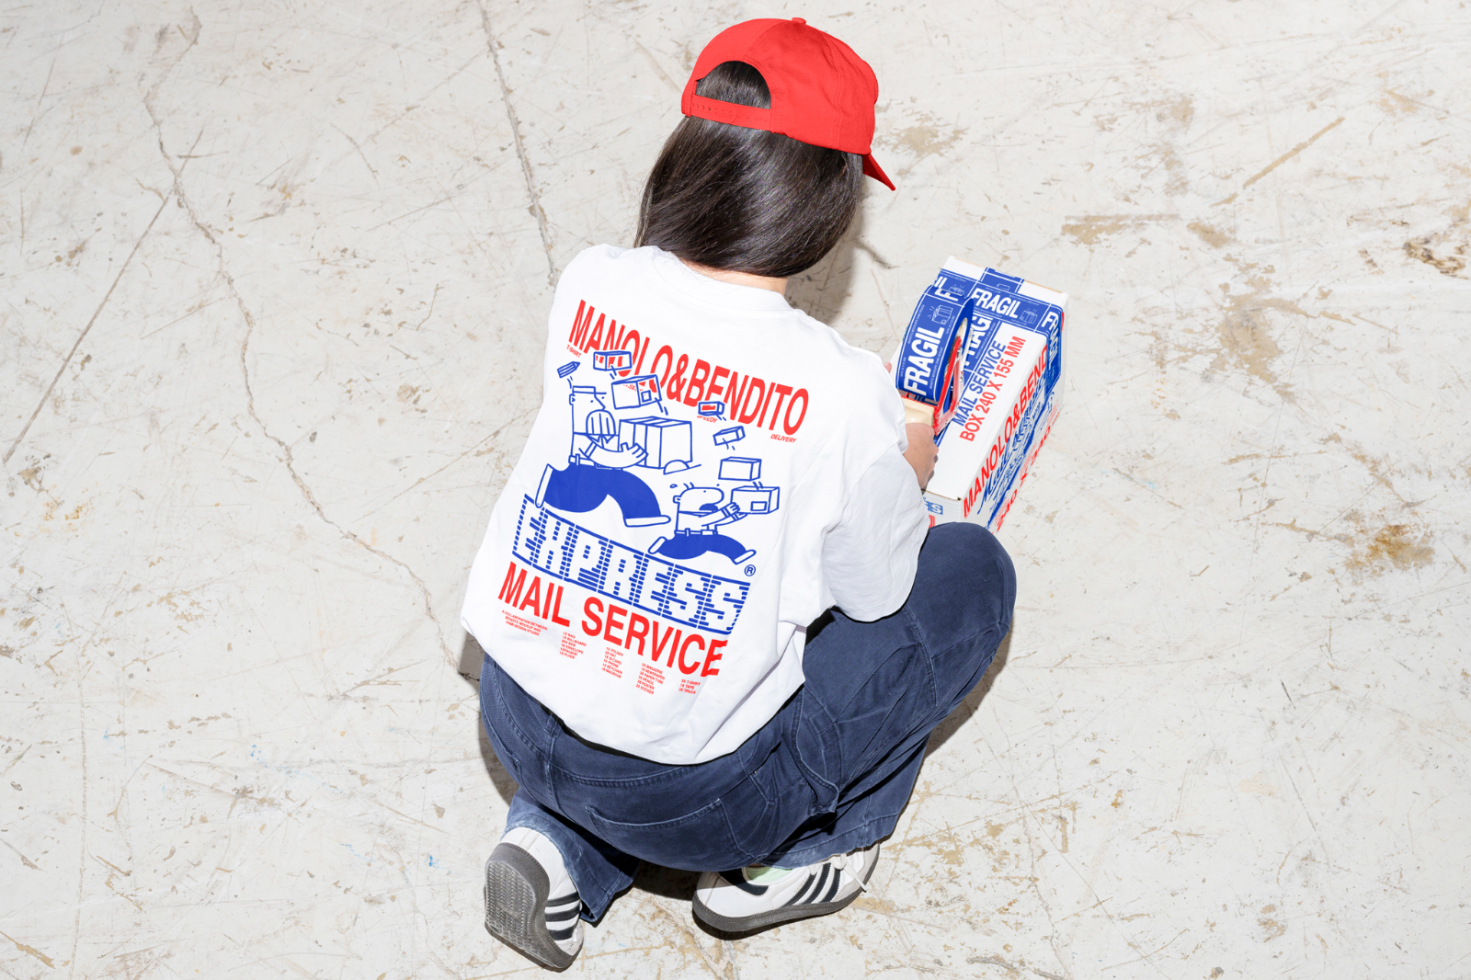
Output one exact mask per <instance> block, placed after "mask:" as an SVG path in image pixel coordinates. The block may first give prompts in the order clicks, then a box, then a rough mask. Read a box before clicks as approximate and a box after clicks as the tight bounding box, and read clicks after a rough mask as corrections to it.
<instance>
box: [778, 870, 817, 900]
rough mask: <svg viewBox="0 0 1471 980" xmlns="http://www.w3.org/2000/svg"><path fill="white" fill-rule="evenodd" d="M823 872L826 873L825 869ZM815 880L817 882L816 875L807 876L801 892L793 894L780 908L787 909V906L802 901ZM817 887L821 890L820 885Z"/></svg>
mask: <svg viewBox="0 0 1471 980" xmlns="http://www.w3.org/2000/svg"><path fill="white" fill-rule="evenodd" d="M823 871H824V873H826V871H827V869H826V868H824V869H823ZM816 880H817V875H815V874H808V875H807V880H806V881H804V882H802V888H801V890H800V891H798V892H797V894H795V895H793V896H792V897H791V898H789V899H788V900H787V901H786V902H785V903H783V904H782V908H787V907H789V906H792V905H796V904H797V903H798V902H800V901H802V896H803V895H805V894H807V889H808V888H811V887H812V883H813V882H814V881H816ZM818 887H819V888H821V887H822V886H821V885H818Z"/></svg>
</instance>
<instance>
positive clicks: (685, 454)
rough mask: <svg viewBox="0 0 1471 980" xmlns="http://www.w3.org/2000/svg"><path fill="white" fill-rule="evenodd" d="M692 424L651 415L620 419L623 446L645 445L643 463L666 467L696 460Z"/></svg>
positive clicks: (641, 464)
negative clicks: (693, 451)
mask: <svg viewBox="0 0 1471 980" xmlns="http://www.w3.org/2000/svg"><path fill="white" fill-rule="evenodd" d="M692 431H693V427H692V426H691V425H690V424H689V423H688V422H686V421H685V420H684V419H670V418H664V417H662V416H658V415H649V416H645V417H643V418H637V419H621V420H620V421H619V423H618V442H619V444H620V445H625V446H628V445H632V446H642V447H643V448H644V453H645V455H644V461H643V462H642V463H640V464H639V465H640V466H649V467H653V468H655V469H663V468H664V467H665V466H668V465H669V464H670V463H690V462H692V461H693V459H694V456H693V454H692V449H693V443H694V440H693V436H692Z"/></svg>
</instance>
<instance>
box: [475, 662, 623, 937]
mask: <svg viewBox="0 0 1471 980" xmlns="http://www.w3.org/2000/svg"><path fill="white" fill-rule="evenodd" d="M528 702H529V703H528ZM480 712H481V719H482V722H483V723H484V725H485V731H486V734H487V735H488V736H489V737H490V743H491V746H492V747H493V748H494V749H495V753H496V757H497V758H499V759H500V762H501V765H502V766H504V767H505V769H506V771H507V772H508V773H510V775H511V777H512V778H513V779H515V780H516V782H517V784H518V789H517V791H516V795H515V797H513V798H512V800H511V808H510V812H509V813H508V814H507V815H506V831H507V832H510V831H512V830H515V829H517V828H529V829H531V830H535V831H537V832H538V833H540V834H542V835H543V836H544V837H546V838H547V839H548V840H550V841H551V842H552V843H553V844H554V845H555V846H556V849H557V851H558V852H559V853H560V854H561V857H562V861H563V863H564V864H565V865H566V868H567V872H568V874H569V875H570V876H571V878H572V882H573V884H574V885H575V886H576V888H577V893H578V894H579V895H580V896H581V898H582V904H583V911H582V917H583V918H584V919H586V920H588V921H589V922H596V921H597V920H598V919H599V918H601V917H602V915H603V913H604V912H605V911H607V908H608V905H609V904H610V903H611V902H612V901H613V898H614V896H616V895H617V894H618V893H619V892H621V891H623V890H624V889H625V888H627V887H628V886H629V885H630V884H631V883H632V882H633V875H634V872H635V871H636V870H637V869H638V859H637V858H635V857H632V856H630V855H628V854H624V853H623V852H621V851H619V850H617V849H616V848H614V847H611V846H610V845H608V844H606V843H604V842H603V841H602V840H600V839H598V838H597V837H595V836H594V835H592V834H590V833H588V832H587V831H586V830H584V829H583V828H581V827H578V826H577V825H575V824H573V823H570V822H569V821H567V820H565V819H563V818H562V817H561V816H559V815H558V814H557V813H556V811H554V810H552V809H551V808H550V807H548V806H546V805H544V803H543V802H542V801H543V800H552V799H554V798H555V795H554V793H555V791H554V789H553V788H552V787H551V786H550V785H549V784H548V779H547V776H548V761H549V759H550V753H551V742H552V741H553V740H554V739H555V738H556V737H557V736H558V735H560V731H559V730H558V731H551V730H549V729H550V727H551V726H556V719H555V718H552V716H551V715H549V714H547V712H546V711H545V709H542V708H541V706H540V705H537V704H536V702H535V701H532V700H531V698H530V697H529V696H528V695H526V694H525V692H524V691H521V689H520V688H519V687H516V684H515V681H513V680H511V678H510V677H509V676H508V675H507V674H506V673H505V671H503V670H501V669H500V667H498V666H497V665H496V663H495V661H493V660H491V659H490V658H489V657H487V658H486V659H485V664H484V666H482V667H481V671H480Z"/></svg>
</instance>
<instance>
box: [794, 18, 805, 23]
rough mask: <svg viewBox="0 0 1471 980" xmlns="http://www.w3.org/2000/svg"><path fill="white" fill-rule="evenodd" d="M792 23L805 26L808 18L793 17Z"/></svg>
mask: <svg viewBox="0 0 1471 980" xmlns="http://www.w3.org/2000/svg"><path fill="white" fill-rule="evenodd" d="M792 23H793V24H805V23H807V18H805V17H793V18H792Z"/></svg>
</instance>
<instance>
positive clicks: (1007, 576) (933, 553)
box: [694, 525, 1016, 932]
mask: <svg viewBox="0 0 1471 980" xmlns="http://www.w3.org/2000/svg"><path fill="white" fill-rule="evenodd" d="M1015 599H1016V578H1015V573H1014V571H1013V569H1012V565H1011V560H1010V559H1009V558H1008V557H1007V555H1006V552H1005V551H1004V550H1003V549H1002V548H1001V546H1000V544H998V543H997V542H996V539H995V538H994V537H993V536H992V535H991V534H990V533H989V532H987V531H986V530H985V529H983V528H981V527H979V526H976V525H944V526H942V527H940V528H937V529H934V530H932V531H931V532H930V534H929V537H928V539H927V540H926V542H925V545H924V547H923V549H922V551H921V552H920V559H919V570H918V572H917V573H916V575H915V581H914V587H913V588H912V590H911V592H910V596H909V599H908V600H907V601H906V602H905V605H904V607H903V608H901V609H900V610H899V611H898V612H897V613H895V614H894V615H892V616H889V617H887V618H885V619H883V620H879V621H878V622H873V623H859V622H855V621H854V620H851V619H849V618H847V617H846V616H844V615H843V614H842V613H841V612H840V611H837V610H832V611H831V612H830V614H829V615H825V616H824V617H823V618H822V619H821V620H819V622H818V623H814V624H813V627H811V628H809V631H808V640H807V646H806V652H805V653H804V658H803V674H804V676H805V678H806V683H805V684H804V686H803V688H802V690H801V691H800V692H798V694H797V695H796V697H794V698H793V700H792V702H791V703H790V704H789V705H788V707H789V708H792V709H795V710H793V711H788V710H787V709H783V711H782V713H781V714H782V716H785V717H786V720H787V725H786V727H785V730H784V737H783V749H784V751H783V752H781V753H779V754H781V755H789V756H790V757H791V758H792V759H793V760H794V765H796V766H798V767H800V769H801V771H802V773H803V776H804V777H805V779H804V782H805V783H806V784H807V785H808V786H810V787H811V789H812V790H815V791H816V794H817V797H818V799H817V800H816V801H814V802H815V804H816V805H815V806H814V808H813V810H812V813H813V815H814V816H813V818H812V819H809V820H808V821H806V822H805V823H803V824H802V826H801V827H800V828H798V829H797V831H796V832H794V833H791V834H789V835H788V836H787V837H786V838H785V840H784V841H783V842H782V843H781V844H780V845H778V846H777V847H776V848H774V849H773V851H772V852H771V854H770V855H769V856H767V857H766V858H765V859H764V860H762V861H761V862H760V864H759V865H754V866H753V865H748V866H746V867H744V868H740V869H736V870H732V871H724V872H718V873H717V872H710V873H706V874H702V875H701V876H700V881H699V883H698V885H697V886H696V890H695V901H694V913H695V916H696V917H697V918H699V919H700V920H701V921H703V922H706V923H707V924H709V925H712V926H714V927H715V928H718V929H724V930H726V931H734V932H744V931H747V930H751V929H760V928H765V927H766V926H770V925H775V924H776V923H779V922H786V921H791V920H793V919H799V918H806V917H808V916H813V915H825V914H828V913H830V912H836V911H837V910H839V909H841V908H844V907H845V906H847V905H848V904H849V903H850V902H852V901H853V900H854V899H855V898H857V897H858V894H859V892H860V890H861V889H862V887H863V885H864V884H866V883H867V881H868V878H869V876H870V875H871V874H872V873H873V868H874V865H875V862H876V860H877V857H878V843H877V842H878V841H879V840H880V839H882V838H884V837H887V836H888V835H889V834H890V833H892V832H893V830H894V826H895V824H896V823H897V821H898V818H899V814H900V812H901V811H902V810H903V809H904V806H905V804H906V803H907V802H908V800H909V796H910V794H911V792H913V789H914V781H915V779H916V777H917V776H918V774H919V767H920V763H921V762H922V761H923V759H924V749H925V743H926V741H927V740H928V739H929V735H930V732H931V731H932V730H933V729H934V727H935V726H936V725H938V724H939V723H940V722H941V721H942V720H943V719H944V718H945V716H946V715H947V714H949V713H950V712H951V711H952V710H953V709H954V708H955V707H956V706H958V705H959V704H960V702H961V701H962V700H963V699H964V698H965V696H966V694H968V693H969V692H970V690H971V689H972V688H973V687H974V686H975V685H976V683H978V682H979V681H980V679H981V677H982V676H983V675H984V674H985V672H986V668H987V667H989V666H990V664H991V660H992V658H993V657H994V655H995V652H996V648H997V646H998V645H999V644H1000V642H1001V640H1002V639H1003V638H1004V637H1005V635H1006V633H1007V631H1008V630H1009V629H1010V627H1011V613H1012V607H1013V605H1014V603H1015ZM788 785H791V784H790V783H789V784H788Z"/></svg>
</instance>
